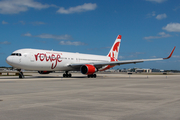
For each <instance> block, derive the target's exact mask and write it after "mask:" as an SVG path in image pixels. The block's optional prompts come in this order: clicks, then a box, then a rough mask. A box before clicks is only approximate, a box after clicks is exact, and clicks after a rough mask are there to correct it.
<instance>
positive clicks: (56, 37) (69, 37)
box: [22, 32, 72, 40]
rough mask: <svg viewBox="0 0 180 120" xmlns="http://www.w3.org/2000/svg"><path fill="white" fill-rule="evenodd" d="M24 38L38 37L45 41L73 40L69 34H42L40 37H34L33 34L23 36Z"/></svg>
mask: <svg viewBox="0 0 180 120" xmlns="http://www.w3.org/2000/svg"><path fill="white" fill-rule="evenodd" d="M22 36H27V37H38V38H44V39H56V40H72V37H71V36H70V35H68V34H65V35H52V34H40V35H32V34H31V33H29V32H28V33H25V34H22Z"/></svg>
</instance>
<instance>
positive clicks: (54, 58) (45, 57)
mask: <svg viewBox="0 0 180 120" xmlns="http://www.w3.org/2000/svg"><path fill="white" fill-rule="evenodd" d="M34 56H35V60H36V61H38V58H39V60H40V61H44V60H45V61H46V62H48V61H50V62H54V61H55V62H54V63H52V66H51V69H54V68H56V66H57V63H58V62H62V60H59V58H61V56H60V55H59V54H51V55H49V56H48V55H46V54H45V53H37V54H35V55H34Z"/></svg>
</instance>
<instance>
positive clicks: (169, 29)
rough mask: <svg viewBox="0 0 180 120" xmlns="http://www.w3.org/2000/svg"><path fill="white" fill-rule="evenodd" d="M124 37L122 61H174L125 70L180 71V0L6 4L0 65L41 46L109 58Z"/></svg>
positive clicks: (1, 3) (0, 20) (6, 0)
mask: <svg viewBox="0 0 180 120" xmlns="http://www.w3.org/2000/svg"><path fill="white" fill-rule="evenodd" d="M118 35H122V40H121V46H120V52H119V57H118V60H133V59H149V58H161V57H163V58H164V57H167V56H168V55H169V54H170V52H171V51H172V49H173V47H174V46H176V49H175V51H174V54H173V56H172V58H170V59H168V60H164V61H153V62H152V61H151V62H144V63H138V64H130V65H122V66H119V67H118V68H119V69H122V68H133V67H137V68H157V69H174V70H180V53H179V51H180V47H179V45H180V1H179V0H0V55H1V57H0V66H7V67H9V65H8V64H7V63H6V61H5V59H6V57H8V56H9V55H10V54H11V53H12V52H13V51H15V50H17V49H22V48H35V49H45V50H54V51H66V52H79V53H86V54H97V55H107V54H108V52H109V50H110V48H111V46H112V44H113V43H114V41H115V39H116V37H117V36H118Z"/></svg>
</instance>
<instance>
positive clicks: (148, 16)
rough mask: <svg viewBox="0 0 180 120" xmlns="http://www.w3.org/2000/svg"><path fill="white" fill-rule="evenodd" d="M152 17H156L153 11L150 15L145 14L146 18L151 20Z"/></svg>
mask: <svg viewBox="0 0 180 120" xmlns="http://www.w3.org/2000/svg"><path fill="white" fill-rule="evenodd" d="M154 16H156V12H155V11H153V12H152V13H149V14H147V18H151V17H154Z"/></svg>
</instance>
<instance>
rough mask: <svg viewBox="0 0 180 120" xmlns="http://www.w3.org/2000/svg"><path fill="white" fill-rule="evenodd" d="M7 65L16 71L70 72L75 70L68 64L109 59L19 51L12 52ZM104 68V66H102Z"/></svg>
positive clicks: (105, 57)
mask: <svg viewBox="0 0 180 120" xmlns="http://www.w3.org/2000/svg"><path fill="white" fill-rule="evenodd" d="M6 61H7V63H8V64H9V65H11V66H13V67H15V68H18V69H25V70H38V71H44V70H45V71H57V70H60V71H61V70H62V71H72V70H77V69H75V68H73V67H71V66H68V65H69V64H77V63H96V62H102V63H103V62H110V61H111V60H110V58H109V57H107V56H100V55H89V54H80V53H70V52H61V51H50V50H38V49H20V50H16V51H14V52H13V53H12V54H11V55H10V56H9V57H8V58H7V59H6ZM104 67H105V66H104Z"/></svg>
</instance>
